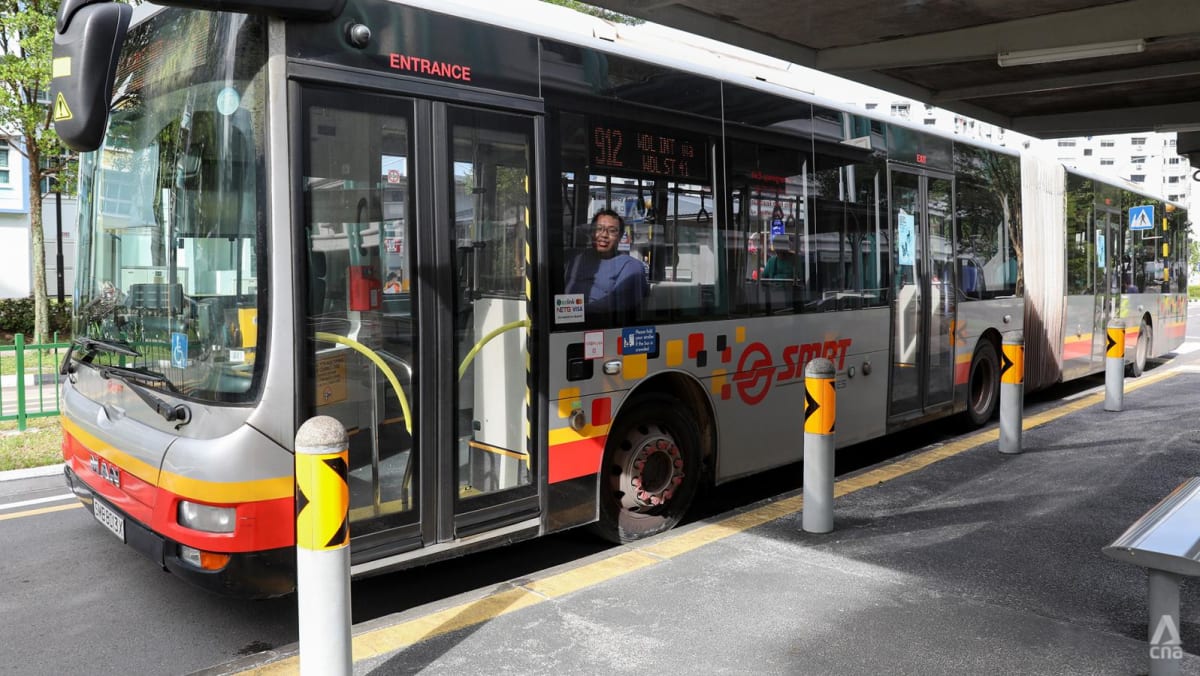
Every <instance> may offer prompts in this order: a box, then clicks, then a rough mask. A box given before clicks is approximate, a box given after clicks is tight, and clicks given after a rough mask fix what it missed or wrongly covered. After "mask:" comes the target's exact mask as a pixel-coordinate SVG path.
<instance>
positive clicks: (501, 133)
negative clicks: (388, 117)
mask: <svg viewBox="0 0 1200 676" xmlns="http://www.w3.org/2000/svg"><path fill="white" fill-rule="evenodd" d="M435 113H437V116H438V120H437V127H441V126H442V125H443V124H444V126H445V129H446V136H447V143H446V144H445V145H444V149H445V150H447V151H448V152H449V157H447V158H446V164H445V165H444V167H443V168H441V169H440V170H439V171H438V173H439V174H440V176H438V177H437V180H438V183H437V184H435V189H436V188H440V189H441V190H440V192H439V198H438V199H436V200H435V201H436V203H437V205H438V207H439V208H438V211H439V214H438V217H437V218H436V219H435V220H436V221H437V222H438V227H437V231H438V233H439V234H440V237H441V238H442V239H443V241H444V243H446V244H448V245H450V246H451V256H450V270H452V271H453V280H450V281H449V284H450V286H451V288H452V289H453V293H452V294H448V295H447V299H448V300H450V305H451V309H452V316H453V320H452V321H453V333H452V334H451V340H452V342H453V346H454V349H453V350H446V352H447V353H448V354H451V353H452V354H453V355H454V367H455V372H454V385H455V387H454V388H453V390H452V391H453V392H454V396H453V405H452V410H451V411H449V414H450V419H451V421H452V425H453V430H452V438H451V439H450V440H449V449H450V452H449V453H446V454H443V455H442V456H441V457H440V458H439V460H440V462H441V466H440V467H439V469H438V474H439V477H440V479H439V481H438V489H439V490H440V491H441V498H440V500H439V508H440V509H441V511H443V513H446V514H452V515H453V518H452V519H451V518H443V519H442V520H441V521H440V522H439V528H438V532H437V538H438V540H440V541H446V540H451V539H454V538H456V537H463V536H465V535H470V534H472V533H475V532H479V531H481V530H486V529H488V528H491V527H496V526H499V525H503V524H505V523H508V522H512V521H515V520H519V519H521V518H528V517H530V516H532V515H534V514H536V513H537V508H538V500H537V494H536V486H535V483H534V481H533V477H534V476H535V474H534V462H533V457H532V456H533V449H534V448H535V446H534V444H533V442H532V440H531V437H530V429H531V428H530V420H529V417H528V406H529V403H530V401H531V393H530V390H529V388H530V387H531V386H532V383H531V382H530V380H529V368H530V364H531V361H530V355H529V353H528V343H529V341H528V336H529V321H530V317H531V313H530V299H529V297H528V294H529V293H530V289H531V282H530V279H529V278H528V277H527V276H526V274H527V272H532V268H531V266H530V265H529V263H530V261H529V256H530V251H531V244H530V239H529V238H530V233H531V228H532V225H533V222H532V218H533V215H534V204H535V203H534V199H533V198H534V195H533V186H534V180H533V176H534V174H533V171H534V161H533V157H534V155H533V150H534V133H535V118H533V117H531V116H528V115H521V114H515V113H505V112H496V111H486V110H480V109H477V108H468V107H464V106H456V105H446V106H437V107H435ZM442 196H444V203H445V206H444V207H443V206H442V205H443V199H442ZM447 347H449V346H447Z"/></svg>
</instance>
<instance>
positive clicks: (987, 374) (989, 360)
mask: <svg viewBox="0 0 1200 676" xmlns="http://www.w3.org/2000/svg"><path fill="white" fill-rule="evenodd" d="M999 408H1000V358H999V357H997V356H996V346H995V345H994V344H993V343H992V341H990V340H986V339H985V340H981V341H979V344H978V345H976V346H975V354H974V355H973V356H972V357H971V370H970V371H969V372H968V376H967V415H966V421H967V424H968V425H970V426H971V427H973V428H974V427H982V426H983V425H986V424H987V423H988V421H989V420H991V419H992V418H993V417H995V415H996V411H997V410H999Z"/></svg>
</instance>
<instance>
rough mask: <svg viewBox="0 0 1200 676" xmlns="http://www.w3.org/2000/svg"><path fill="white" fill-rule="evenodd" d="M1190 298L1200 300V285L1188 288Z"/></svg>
mask: <svg viewBox="0 0 1200 676" xmlns="http://www.w3.org/2000/svg"><path fill="white" fill-rule="evenodd" d="M1188 298H1189V299H1190V300H1200V284H1197V285H1196V286H1189V287H1188Z"/></svg>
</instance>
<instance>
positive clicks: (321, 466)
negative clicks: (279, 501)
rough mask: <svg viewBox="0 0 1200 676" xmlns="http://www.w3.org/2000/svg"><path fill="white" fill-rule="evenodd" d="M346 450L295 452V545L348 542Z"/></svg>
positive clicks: (308, 546) (323, 546) (332, 545)
mask: <svg viewBox="0 0 1200 676" xmlns="http://www.w3.org/2000/svg"><path fill="white" fill-rule="evenodd" d="M348 456H349V454H348V453H347V452H346V451H342V452H340V453H324V454H319V455H306V454H303V453H297V454H296V546H297V547H303V548H304V549H311V550H315V551H322V550H326V549H338V548H340V547H345V546H346V545H348V544H349V543H350V523H349V521H348V520H347V518H348V517H347V512H348V510H349V508H350V487H349V486H348V485H347V484H346V473H347V467H348V463H347V460H348Z"/></svg>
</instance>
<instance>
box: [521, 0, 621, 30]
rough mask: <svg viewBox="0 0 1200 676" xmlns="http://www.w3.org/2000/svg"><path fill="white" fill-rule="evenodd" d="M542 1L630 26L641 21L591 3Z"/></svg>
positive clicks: (575, 0)
mask: <svg viewBox="0 0 1200 676" xmlns="http://www.w3.org/2000/svg"><path fill="white" fill-rule="evenodd" d="M542 2H548V3H550V4H551V5H558V6H559V7H566V8H568V9H573V10H575V11H576V12H582V13H584V14H591V15H592V16H596V17H600V18H601V19H604V20H605V21H611V22H613V23H623V24H629V25H631V26H636V25H638V24H640V23H643V22H642V20H641V19H637V18H634V17H632V16H626V15H624V14H620V13H617V12H613V11H610V10H607V9H604V8H603V7H593V6H592V5H589V4H586V3H583V2H579V1H578V0H542Z"/></svg>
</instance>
